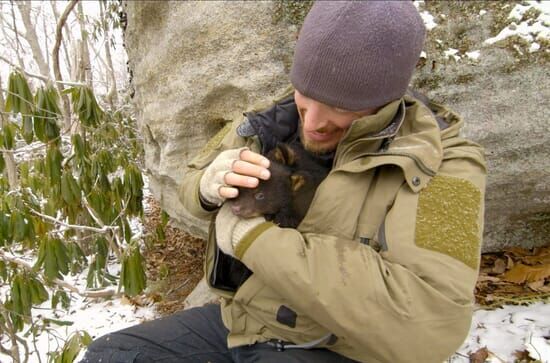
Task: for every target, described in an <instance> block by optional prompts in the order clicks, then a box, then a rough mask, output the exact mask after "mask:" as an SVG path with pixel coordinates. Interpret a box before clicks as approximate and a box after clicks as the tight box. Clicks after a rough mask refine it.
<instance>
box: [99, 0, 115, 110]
mask: <svg viewBox="0 0 550 363" xmlns="http://www.w3.org/2000/svg"><path fill="white" fill-rule="evenodd" d="M99 14H100V17H101V19H103V32H104V34H105V42H104V44H105V58H106V59H107V65H108V66H109V67H108V69H107V73H108V74H109V78H110V81H111V89H110V90H109V92H108V93H107V100H108V101H109V104H110V105H111V108H113V107H114V104H115V103H116V102H117V100H118V94H117V87H116V78H115V69H114V68H113V59H112V57H111V32H110V31H109V26H108V25H107V22H106V21H105V14H104V4H103V2H100V3H99Z"/></svg>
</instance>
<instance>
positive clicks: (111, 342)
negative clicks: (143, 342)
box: [80, 333, 144, 363]
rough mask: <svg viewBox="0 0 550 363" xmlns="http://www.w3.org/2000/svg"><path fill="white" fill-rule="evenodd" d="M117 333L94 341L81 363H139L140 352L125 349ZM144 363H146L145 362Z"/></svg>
mask: <svg viewBox="0 0 550 363" xmlns="http://www.w3.org/2000/svg"><path fill="white" fill-rule="evenodd" d="M119 340H120V339H119V337H118V335H117V334H116V333H113V334H107V335H104V336H102V337H99V338H97V339H96V340H94V341H93V342H92V343H91V344H90V345H89V346H88V350H87V351H86V354H85V355H84V358H83V359H82V360H81V361H80V363H98V362H101V363H137V362H140V360H139V359H138V358H139V355H140V354H141V352H140V351H138V350H137V349H124V348H123V347H122V346H121V344H120V343H121V342H119ZM143 362H144V361H143Z"/></svg>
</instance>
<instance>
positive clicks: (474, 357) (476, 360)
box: [468, 347, 489, 363]
mask: <svg viewBox="0 0 550 363" xmlns="http://www.w3.org/2000/svg"><path fill="white" fill-rule="evenodd" d="M487 357H489V350H488V349H487V347H483V348H479V349H478V350H477V351H476V352H475V353H470V355H469V356H468V358H470V363H485V360H486V359H487Z"/></svg>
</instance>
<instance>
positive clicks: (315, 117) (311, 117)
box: [304, 103, 327, 131]
mask: <svg viewBox="0 0 550 363" xmlns="http://www.w3.org/2000/svg"><path fill="white" fill-rule="evenodd" d="M325 117H326V115H324V113H323V110H322V108H321V107H319V106H318V105H316V104H315V103H313V104H311V105H309V107H308V108H307V110H306V112H305V115H304V128H305V129H306V130H309V131H314V130H318V129H321V128H324V127H325V126H326V125H327V120H326V118H325Z"/></svg>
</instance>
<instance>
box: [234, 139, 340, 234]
mask: <svg viewBox="0 0 550 363" xmlns="http://www.w3.org/2000/svg"><path fill="white" fill-rule="evenodd" d="M266 157H267V158H268V159H269V160H270V161H271V166H270V167H269V171H270V172H271V177H270V178H269V179H268V180H265V181H264V180H260V183H259V185H258V187H256V188H254V189H250V188H239V196H238V197H237V198H235V199H232V200H230V201H229V204H230V206H231V209H232V211H233V213H234V214H236V215H238V216H240V217H243V218H251V217H256V216H260V215H263V216H265V217H266V219H267V220H270V221H273V222H274V223H276V224H278V225H279V226H281V227H290V228H296V227H297V226H298V224H300V222H301V221H302V219H303V218H304V217H305V215H306V212H307V210H308V208H309V205H310V204H311V201H312V199H313V196H314V195H315V190H316V189H317V187H318V186H319V184H320V183H321V182H322V181H323V179H324V178H325V177H326V176H327V174H328V172H329V170H330V168H328V167H326V166H324V165H321V164H320V163H319V162H318V161H316V160H315V158H314V157H313V156H312V155H310V154H309V153H308V152H307V151H306V150H304V148H303V146H301V145H296V144H278V145H277V147H275V148H274V149H273V150H271V151H270V152H269V153H268V154H267V155H266Z"/></svg>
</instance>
